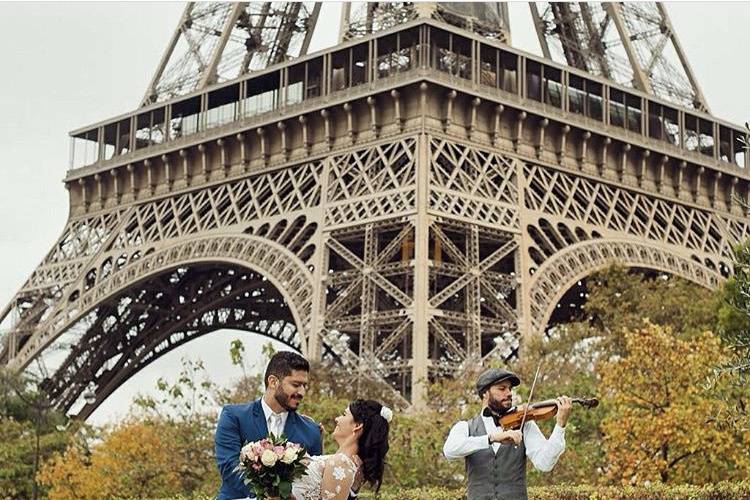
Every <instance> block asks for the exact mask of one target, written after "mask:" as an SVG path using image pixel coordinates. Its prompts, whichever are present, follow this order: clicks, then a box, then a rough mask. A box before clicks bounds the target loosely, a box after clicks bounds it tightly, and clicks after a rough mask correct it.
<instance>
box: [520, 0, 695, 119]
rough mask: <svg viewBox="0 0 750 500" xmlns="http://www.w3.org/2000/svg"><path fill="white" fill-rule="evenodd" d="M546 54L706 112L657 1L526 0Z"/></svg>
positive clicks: (663, 10)
mask: <svg viewBox="0 0 750 500" xmlns="http://www.w3.org/2000/svg"><path fill="white" fill-rule="evenodd" d="M529 5H530V6H531V13H532V17H533V19H534V25H535V27H536V30H537V35H538V36H539V42H540V44H541V46H542V52H543V53H544V55H545V57H547V58H551V59H554V60H557V61H561V62H565V63H567V64H569V65H571V66H573V67H575V68H580V69H583V70H585V71H588V72H589V73H592V74H595V75H601V76H604V77H606V78H608V79H610V80H614V81H616V82H618V83H621V84H625V85H631V86H634V87H635V88H638V89H640V90H643V91H645V92H647V93H652V94H654V95H657V96H659V97H662V98H664V99H667V100H670V101H672V102H676V103H679V104H681V105H683V106H687V107H693V108H695V109H700V110H703V111H708V109H709V108H708V103H707V102H706V99H705V97H704V96H703V92H702V91H701V89H700V86H699V85H698V81H697V79H696V78H695V75H694V74H693V70H692V69H691V67H690V64H689V63H688V60H687V57H686V56H685V53H684V51H683V50H682V46H681V44H680V41H679V38H678V37H677V34H676V33H675V31H674V28H673V27H672V23H671V21H670V19H669V15H668V14H667V10H666V8H665V7H664V6H663V5H662V4H661V3H658V2H603V3H596V2H540V3H535V2H530V4H529Z"/></svg>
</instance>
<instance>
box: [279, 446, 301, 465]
mask: <svg viewBox="0 0 750 500" xmlns="http://www.w3.org/2000/svg"><path fill="white" fill-rule="evenodd" d="M297 453H298V451H297V450H295V449H294V448H287V449H286V451H285V452H284V456H283V457H281V461H282V462H284V463H285V464H290V463H292V462H294V461H295V460H296V459H297Z"/></svg>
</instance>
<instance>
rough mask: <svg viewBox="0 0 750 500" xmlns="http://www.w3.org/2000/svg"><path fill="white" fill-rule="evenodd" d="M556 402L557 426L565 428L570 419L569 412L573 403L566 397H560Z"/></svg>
mask: <svg viewBox="0 0 750 500" xmlns="http://www.w3.org/2000/svg"><path fill="white" fill-rule="evenodd" d="M555 401H556V402H557V425H559V426H560V427H565V424H567V423H568V418H570V410H571V408H573V402H572V401H571V399H570V398H569V397H568V396H560V397H559V398H557V399H556V400H555Z"/></svg>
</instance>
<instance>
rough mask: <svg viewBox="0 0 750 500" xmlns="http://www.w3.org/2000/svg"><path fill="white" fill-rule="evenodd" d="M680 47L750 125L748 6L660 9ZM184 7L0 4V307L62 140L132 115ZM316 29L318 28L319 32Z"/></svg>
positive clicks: (717, 107)
mask: <svg viewBox="0 0 750 500" xmlns="http://www.w3.org/2000/svg"><path fill="white" fill-rule="evenodd" d="M667 6H668V10H669V13H670V16H671V18H672V22H673V24H674V26H675V29H676V31H677V33H678V34H679V37H680V40H681V42H682V44H683V47H684V50H685V52H686V53H687V56H688V59H689V61H690V63H691V65H692V67H693V70H694V72H695V74H696V75H697V78H698V80H699V82H700V85H701V86H702V88H703V92H704V94H705V96H706V99H707V100H708V102H709V105H710V107H711V109H712V111H713V112H714V114H715V115H716V116H718V117H721V118H723V119H727V120H729V121H732V122H735V123H738V124H741V123H744V122H745V121H747V120H750V100H748V99H747V98H746V97H745V88H746V87H747V82H748V76H750V75H749V73H748V72H749V71H750V67H748V63H747V52H748V49H747V41H746V38H745V33H746V30H747V26H748V24H749V22H750V4H748V3H740V2H736V3H735V2H731V3H730V2H710V3H709V2H689V3H688V2H681V3H668V4H667ZM183 8H184V4H183V3H177V2H170V3H167V2H165V3H152V2H148V3H145V2H138V3H135V2H117V3H115V2H112V3H93V2H92V3H71V2H59V3H57V2H56V3H32V2H28V3H27V2H25V3H5V2H0V55H1V64H2V66H1V67H2V70H0V302H1V303H2V304H0V307H3V306H4V305H5V304H6V303H7V302H8V301H9V300H10V299H11V298H12V297H13V295H14V294H15V292H16V291H17V290H18V289H19V288H20V287H21V286H22V285H23V282H24V281H25V280H26V279H27V278H28V276H29V275H30V274H31V272H32V271H33V270H34V268H35V267H36V265H37V264H38V263H39V262H40V261H41V260H42V259H43V258H44V255H45V254H46V253H47V251H48V250H49V248H50V247H51V245H52V244H53V243H54V242H55V240H56V239H57V238H58V237H59V235H60V232H61V230H62V228H63V227H64V224H65V221H66V219H67V215H68V205H67V204H68V198H67V192H66V191H65V189H64V187H63V185H62V182H61V181H62V179H63V177H64V176H65V171H66V169H67V165H68V154H69V152H68V146H69V142H68V135H67V134H68V132H69V131H70V130H73V129H76V128H78V127H82V126H85V125H88V124H91V123H94V122H98V121H100V120H103V119H106V118H108V117H110V116H114V115H118V114H120V113H124V112H128V111H131V110H133V109H135V108H136V107H137V105H138V103H139V102H140V100H141V98H142V96H143V93H144V91H145V88H146V86H147V85H148V82H149V81H150V79H151V77H152V74H153V72H154V70H155V68H156V65H157V64H158V61H159V59H160V57H161V55H162V53H163V51H164V49H165V48H166V44H167V43H168V41H169V38H170V37H171V35H172V32H173V30H174V28H175V26H176V24H177V21H178V19H179V16H180V14H181V12H182V10H183ZM339 8H340V7H339V5H338V3H335V2H334V3H327V4H325V5H324V7H323V9H324V10H323V12H322V14H321V17H320V19H321V23H320V24H319V26H318V30H317V32H316V36H315V37H314V39H313V46H312V48H311V49H312V50H318V49H320V48H324V47H326V46H329V45H331V44H333V43H334V42H335V39H336V32H337V29H338V19H339V17H338V12H339ZM510 14H511V30H512V36H513V42H514V45H516V46H517V47H519V48H521V49H524V50H528V51H530V52H534V53H536V54H540V53H541V51H540V50H539V46H538V42H537V41H536V36H535V34H534V32H533V27H532V26H531V24H530V16H529V13H528V5H527V4H526V3H525V2H523V3H512V4H511V5H510ZM321 28H322V29H321ZM237 337H241V338H243V339H245V340H246V344H247V346H248V349H249V350H250V351H251V352H253V353H255V354H257V352H258V349H259V346H260V345H261V344H262V339H259V338H258V336H255V335H251V334H244V333H239V332H221V333H218V332H217V333H214V334H210V335H207V336H204V337H203V338H202V339H198V340H196V341H193V342H192V343H191V344H188V345H186V346H184V347H182V348H180V349H177V350H175V351H173V352H172V353H170V354H168V355H166V356H164V357H163V358H161V359H160V360H158V361H157V362H155V363H154V364H152V365H151V366H149V367H148V368H146V369H144V370H143V371H142V372H141V373H139V374H138V375H136V376H135V377H133V378H132V379H131V380H130V381H128V382H127V383H126V384H125V385H123V386H122V387H121V388H120V389H119V390H118V391H117V392H115V393H114V395H113V396H111V397H110V399H109V400H108V401H107V402H105V403H104V404H103V405H102V406H101V407H100V409H99V410H97V412H96V413H95V414H94V416H93V420H94V421H95V422H99V423H101V422H104V421H108V420H113V419H115V418H117V417H118V416H119V415H120V414H122V413H123V412H124V411H125V410H126V409H127V407H128V404H129V402H130V400H131V399H132V397H133V395H135V394H136V393H137V392H138V391H139V390H143V389H145V388H149V387H153V385H154V380H155V378H156V377H158V376H159V375H161V374H167V373H169V372H170V371H172V370H175V369H178V368H179V364H180V363H179V360H180V358H181V357H182V356H190V357H193V358H195V357H198V353H200V357H201V358H203V359H204V361H205V362H206V365H207V367H208V370H209V372H210V373H211V375H212V377H214V378H215V379H216V380H219V381H220V382H227V381H228V380H229V379H230V378H231V377H234V376H236V375H238V374H237V373H236V371H233V370H232V369H231V367H229V357H228V354H227V349H228V348H227V345H228V342H229V341H230V340H231V339H232V338H237Z"/></svg>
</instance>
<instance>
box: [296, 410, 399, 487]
mask: <svg viewBox="0 0 750 500" xmlns="http://www.w3.org/2000/svg"><path fill="white" fill-rule="evenodd" d="M392 417H393V413H392V412H391V410H390V408H388V407H387V406H383V405H382V404H380V403H378V402H377V401H373V400H363V399H357V400H355V401H352V402H351V403H350V404H349V406H348V407H347V408H346V409H345V410H344V412H343V413H342V414H341V415H339V416H338V417H336V428H335V429H334V430H333V439H334V440H335V441H336V443H338V445H339V448H338V451H336V453H334V454H333V455H320V456H314V457H310V458H309V462H308V467H307V473H306V474H305V475H304V476H302V477H301V478H299V479H297V480H295V482H294V483H293V484H292V494H293V495H294V498H295V499H296V500H346V498H348V496H349V491H350V490H351V488H352V485H353V484H354V481H355V478H357V476H358V472H361V474H362V476H363V479H364V480H365V481H367V482H369V483H370V484H371V485H372V486H373V487H374V488H375V490H376V491H377V490H378V489H380V483H381V482H382V481H383V467H384V459H385V454H386V453H387V452H388V429H389V422H390V421H391V418H392Z"/></svg>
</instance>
